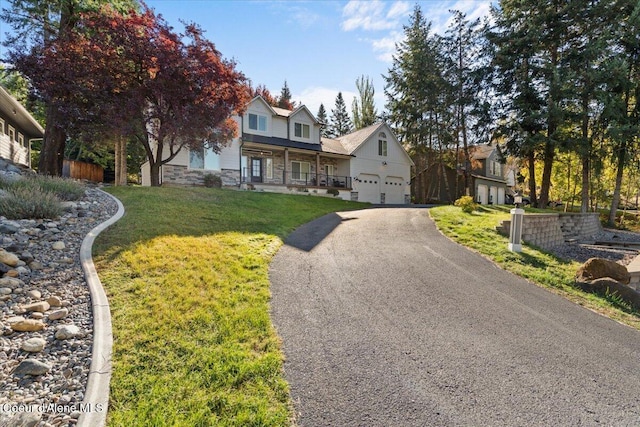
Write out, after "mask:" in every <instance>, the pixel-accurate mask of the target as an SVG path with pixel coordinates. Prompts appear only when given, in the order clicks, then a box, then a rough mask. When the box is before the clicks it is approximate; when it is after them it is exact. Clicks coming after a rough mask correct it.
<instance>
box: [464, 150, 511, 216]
mask: <svg viewBox="0 0 640 427" xmlns="http://www.w3.org/2000/svg"><path fill="white" fill-rule="evenodd" d="M470 151H471V154H470V155H471V177H472V179H473V188H474V191H475V193H474V194H475V200H476V202H478V203H480V204H483V205H487V204H492V205H504V204H505V194H506V192H507V181H506V180H505V174H504V165H503V161H502V158H501V154H500V150H499V148H497V147H494V146H492V145H476V146H473V147H470Z"/></svg>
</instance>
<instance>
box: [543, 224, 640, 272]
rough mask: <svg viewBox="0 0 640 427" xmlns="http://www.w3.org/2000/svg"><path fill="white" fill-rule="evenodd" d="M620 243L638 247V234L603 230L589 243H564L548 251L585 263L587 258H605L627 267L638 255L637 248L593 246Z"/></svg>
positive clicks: (639, 235) (639, 242)
mask: <svg viewBox="0 0 640 427" xmlns="http://www.w3.org/2000/svg"><path fill="white" fill-rule="evenodd" d="M598 241H606V242H620V243H638V244H639V245H640V234H639V233H634V232H631V231H623V230H613V229H606V228H605V229H604V230H603V231H601V232H600V233H598V234H597V235H595V236H593V239H590V240H589V241H583V242H576V243H565V244H564V245H560V246H557V247H555V248H553V249H551V250H550V252H552V253H553V254H555V255H556V256H558V257H560V258H563V259H567V260H575V261H578V262H581V263H583V262H585V261H587V260H588V259H589V258H605V259H609V260H612V261H616V262H618V263H620V264H622V265H628V264H629V263H630V262H631V261H632V260H633V259H634V258H635V257H636V256H637V255H638V253H639V251H638V249H639V248H633V247H623V246H622V245H620V246H602V245H595V242H598Z"/></svg>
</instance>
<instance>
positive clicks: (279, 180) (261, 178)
mask: <svg viewBox="0 0 640 427" xmlns="http://www.w3.org/2000/svg"><path fill="white" fill-rule="evenodd" d="M349 158H350V156H348V155H344V154H338V153H325V152H321V151H316V150H304V149H300V148H289V147H283V148H281V147H276V146H271V145H263V144H255V143H245V144H243V147H242V150H241V165H242V167H241V182H242V186H243V187H244V188H257V187H259V188H261V189H270V190H271V191H278V190H279V189H281V190H282V191H291V190H299V191H305V190H311V189H313V190H322V189H324V190H328V189H338V190H351V188H352V178H351V176H350V175H349Z"/></svg>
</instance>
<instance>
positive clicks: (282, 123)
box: [270, 116, 287, 138]
mask: <svg viewBox="0 0 640 427" xmlns="http://www.w3.org/2000/svg"><path fill="white" fill-rule="evenodd" d="M270 136H275V137H277V138H287V118H286V117H281V116H274V117H273V134H272V135H270Z"/></svg>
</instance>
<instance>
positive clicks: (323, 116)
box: [316, 104, 329, 138]
mask: <svg viewBox="0 0 640 427" xmlns="http://www.w3.org/2000/svg"><path fill="white" fill-rule="evenodd" d="M316 118H317V119H318V121H319V122H320V123H322V130H321V131H320V134H321V135H322V136H323V137H325V138H329V119H328V118H327V110H325V108H324V104H320V108H318V115H317V117H316Z"/></svg>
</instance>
